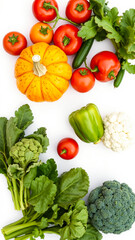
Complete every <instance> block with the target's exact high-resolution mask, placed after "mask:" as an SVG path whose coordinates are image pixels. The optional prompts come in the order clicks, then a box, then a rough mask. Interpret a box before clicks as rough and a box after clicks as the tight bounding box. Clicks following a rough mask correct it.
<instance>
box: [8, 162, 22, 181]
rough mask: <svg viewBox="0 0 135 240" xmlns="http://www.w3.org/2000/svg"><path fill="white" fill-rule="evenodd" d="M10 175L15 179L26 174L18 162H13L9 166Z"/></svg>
mask: <svg viewBox="0 0 135 240" xmlns="http://www.w3.org/2000/svg"><path fill="white" fill-rule="evenodd" d="M8 175H9V176H10V177H12V178H14V179H18V180H20V179H21V178H22V176H23V175H24V169H23V168H21V167H20V166H19V165H18V164H12V165H9V167H8Z"/></svg>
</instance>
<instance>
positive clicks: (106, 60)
mask: <svg viewBox="0 0 135 240" xmlns="http://www.w3.org/2000/svg"><path fill="white" fill-rule="evenodd" d="M90 66H91V69H92V70H94V71H93V74H94V76H95V78H96V79H97V80H99V81H101V82H107V81H110V80H113V79H116V76H117V74H118V72H119V71H120V62H119V60H118V58H117V56H116V55H115V54H114V53H113V52H110V51H102V52H99V53H97V54H96V55H95V56H94V57H93V58H92V59H91V63H90Z"/></svg>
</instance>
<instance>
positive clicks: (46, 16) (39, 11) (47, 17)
mask: <svg viewBox="0 0 135 240" xmlns="http://www.w3.org/2000/svg"><path fill="white" fill-rule="evenodd" d="M45 3H48V4H49V5H50V7H49V6H45ZM51 5H52V6H54V7H56V8H57V9H58V4H57V2H56V1H55V0H46V1H45V0H35V1H34V2H33V5H32V10H33V14H34V16H35V17H36V18H37V19H38V20H39V21H41V22H42V21H46V22H49V21H52V20H53V19H54V18H55V17H56V11H55V9H53V8H51Z"/></svg>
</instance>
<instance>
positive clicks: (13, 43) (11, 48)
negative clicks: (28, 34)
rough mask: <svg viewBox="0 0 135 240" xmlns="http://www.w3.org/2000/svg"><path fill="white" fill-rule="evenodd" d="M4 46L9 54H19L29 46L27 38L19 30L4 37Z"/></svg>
mask: <svg viewBox="0 0 135 240" xmlns="http://www.w3.org/2000/svg"><path fill="white" fill-rule="evenodd" d="M3 47H4V49H5V51H6V52H8V53H9V54H11V55H19V54H20V53H21V51H22V50H23V49H24V48H26V47H27V40H26V38H25V37H24V36H23V35H22V34H21V33H19V32H9V33H7V34H6V35H5V37H4V38H3Z"/></svg>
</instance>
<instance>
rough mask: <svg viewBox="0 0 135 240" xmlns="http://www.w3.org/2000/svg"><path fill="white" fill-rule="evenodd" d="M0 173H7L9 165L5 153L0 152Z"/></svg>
mask: <svg viewBox="0 0 135 240" xmlns="http://www.w3.org/2000/svg"><path fill="white" fill-rule="evenodd" d="M0 173H2V174H5V175H6V173H7V167H6V164H5V159H4V156H3V154H1V153H0Z"/></svg>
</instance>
